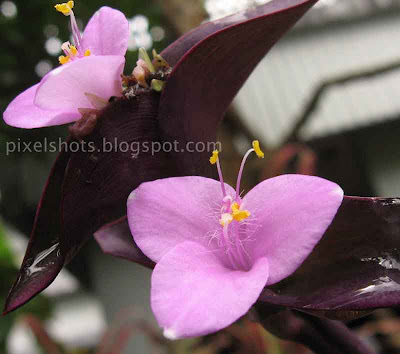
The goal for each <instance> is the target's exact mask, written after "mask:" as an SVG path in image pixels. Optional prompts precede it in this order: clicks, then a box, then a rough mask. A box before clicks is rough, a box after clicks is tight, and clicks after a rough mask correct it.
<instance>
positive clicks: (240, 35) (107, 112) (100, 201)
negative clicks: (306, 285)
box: [5, 0, 317, 311]
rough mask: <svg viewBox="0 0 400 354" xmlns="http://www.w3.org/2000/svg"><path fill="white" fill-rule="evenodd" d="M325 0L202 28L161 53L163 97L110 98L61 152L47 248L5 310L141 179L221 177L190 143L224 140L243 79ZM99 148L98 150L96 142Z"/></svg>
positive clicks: (122, 203) (105, 219) (39, 239)
mask: <svg viewBox="0 0 400 354" xmlns="http://www.w3.org/2000/svg"><path fill="white" fill-rule="evenodd" d="M316 1H317V0H273V1H271V2H270V3H268V4H267V5H263V6H259V7H257V8H255V9H252V10H250V11H247V12H241V13H238V14H236V15H233V16H231V17H228V18H225V19H221V20H218V21H215V22H211V23H207V24H205V25H203V26H200V27H198V28H196V29H194V30H193V31H191V32H189V33H188V34H186V35H185V36H183V37H181V38H180V39H178V40H177V41H176V42H175V43H173V44H172V45H170V46H169V47H168V48H167V49H165V50H164V51H163V52H162V55H163V56H164V57H165V59H166V60H167V61H169V63H170V64H171V65H173V66H174V70H173V72H172V74H171V76H170V78H169V79H168V82H167V84H166V87H165V89H164V90H163V92H162V95H161V99H160V95H159V94H156V93H147V94H141V95H139V96H137V97H136V98H134V99H131V100H123V99H122V100H121V99H118V100H116V101H115V102H113V103H111V104H110V105H108V106H107V107H106V108H105V109H104V110H103V111H102V112H101V114H100V115H99V116H98V119H97V123H96V127H95V129H94V130H93V132H92V133H91V134H89V135H88V136H86V137H85V138H84V139H83V142H85V143H86V145H85V146H86V148H85V149H84V148H80V149H79V151H77V152H73V153H71V154H70V155H69V154H68V155H66V154H61V156H60V158H59V159H60V162H59V163H58V164H57V163H56V165H55V167H54V170H53V173H52V175H50V178H49V182H48V183H49V186H52V187H51V188H50V187H48V188H47V190H46V191H45V193H44V195H43V198H42V202H41V204H40V205H39V209H38V220H41V221H40V223H39V224H40V227H38V226H37V227H36V228H35V229H34V231H33V233H32V236H31V241H30V243H31V244H32V245H36V244H38V245H40V247H36V246H35V247H33V246H32V247H30V248H29V249H28V251H27V254H26V257H25V260H24V263H23V265H22V267H21V273H20V277H19V279H18V281H17V283H16V285H15V286H14V287H13V289H12V291H11V292H10V294H9V297H8V299H7V302H6V307H5V311H11V310H13V309H15V308H17V307H18V306H20V305H21V304H23V303H24V302H26V301H28V300H29V299H30V298H31V297H33V296H34V295H35V294H37V293H38V292H40V291H41V290H43V289H44V288H45V287H46V286H48V285H49V284H50V283H51V282H52V281H53V280H54V278H55V277H56V276H57V274H58V272H59V270H60V269H61V268H62V266H63V265H64V264H66V263H68V262H69V261H70V260H71V259H72V258H73V257H74V256H75V254H76V253H77V252H78V250H79V249H80V247H82V245H83V244H84V242H85V241H86V239H87V238H88V237H90V236H91V235H93V233H94V232H96V231H97V230H98V229H99V228H101V227H102V226H103V225H105V224H108V223H110V222H113V221H114V220H117V219H119V218H121V217H122V216H124V215H125V214H126V199H127V197H128V195H129V193H130V192H131V191H132V190H133V189H135V188H136V187H137V186H138V185H139V184H140V183H142V182H144V181H149V180H153V179H156V178H162V177H168V176H179V175H203V176H213V173H214V169H212V168H211V167H210V166H209V164H208V154H209V152H204V153H196V154H195V155H194V154H193V153H190V152H189V151H185V149H186V148H187V146H186V143H187V142H190V141H193V142H195V143H196V142H212V141H215V139H216V133H217V128H218V124H219V122H220V120H221V119H222V116H223V113H224V112H225V111H226V109H227V107H228V105H229V104H230V102H231V101H232V99H233V97H234V96H235V94H236V93H237V91H238V90H239V88H240V87H241V86H242V85H243V83H244V81H245V80H246V79H247V77H248V76H249V75H250V73H251V72H252V70H253V69H254V68H255V66H256V65H257V64H258V62H259V61H260V60H261V59H262V57H263V56H264V55H265V54H266V53H267V52H268V50H269V49H270V48H271V47H272V46H273V45H274V44H275V43H276V41H277V40H278V39H279V38H280V37H281V36H282V35H283V34H284V33H285V32H286V31H287V30H288V29H289V28H290V27H291V26H293V25H294V23H295V22H296V21H297V20H298V19H299V18H300V17H301V16H302V15H303V14H304V13H305V12H306V11H307V10H308V9H309V8H310V7H311V6H312V5H313V4H314V3H315V2H316ZM115 139H116V141H117V148H116V149H115V146H114V148H113V147H111V149H112V151H111V152H104V151H103V150H102V147H103V143H104V142H109V143H111V144H112V143H113V142H114V141H115ZM175 141H177V142H178V143H179V151H180V152H179V153H170V154H168V155H167V154H163V153H160V152H158V153H156V154H151V152H147V153H145V152H143V151H141V153H140V154H139V155H138V154H136V152H135V151H133V152H132V151H131V150H129V149H128V151H125V152H123V151H122V149H121V145H120V144H121V143H128V145H129V144H130V143H145V142H147V143H150V144H151V142H161V143H163V142H172V143H174V142H175ZM89 143H91V144H94V145H89ZM90 146H94V147H95V149H94V151H88V150H87V148H90ZM124 146H126V145H124ZM107 147H109V145H107ZM142 148H143V145H142ZM182 149H183V150H184V151H181V150H182ZM191 149H193V146H191ZM64 172H65V174H64ZM46 205H49V207H45V206H46ZM50 206H51V207H50ZM49 235H50V237H49ZM54 245H57V246H54ZM53 246H54V247H56V248H57V249H56V248H55V249H54V250H57V252H56V253H54V252H52V253H51V254H57V257H55V258H54V259H53V258H52V259H51V262H50V261H49V263H48V266H46V267H43V266H41V267H38V268H35V276H34V277H33V276H32V274H31V273H28V272H26V269H28V268H30V267H31V266H32V264H34V263H32V260H35V259H37V257H39V256H40V255H41V252H42V251H45V250H49V249H52V248H51V247H53ZM49 257H50V256H48V257H46V260H47V259H50V258H49ZM37 279H41V280H40V281H38V280H37Z"/></svg>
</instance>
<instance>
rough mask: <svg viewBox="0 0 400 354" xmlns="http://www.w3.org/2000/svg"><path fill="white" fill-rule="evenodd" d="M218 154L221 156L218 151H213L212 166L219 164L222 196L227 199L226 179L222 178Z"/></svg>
mask: <svg viewBox="0 0 400 354" xmlns="http://www.w3.org/2000/svg"><path fill="white" fill-rule="evenodd" d="M218 154H219V151H218V150H214V151H213V154H212V156H211V157H210V164H211V165H215V164H217V171H218V177H219V181H220V182H221V189H222V195H223V197H224V198H225V197H226V190H225V183H224V178H223V176H222V170H221V165H220V164H219V158H218Z"/></svg>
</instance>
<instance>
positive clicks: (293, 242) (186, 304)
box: [128, 144, 343, 339]
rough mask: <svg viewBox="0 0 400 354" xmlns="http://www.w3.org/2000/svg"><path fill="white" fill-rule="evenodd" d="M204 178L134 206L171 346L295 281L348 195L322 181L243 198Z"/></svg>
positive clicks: (280, 183)
mask: <svg viewBox="0 0 400 354" xmlns="http://www.w3.org/2000/svg"><path fill="white" fill-rule="evenodd" d="M252 151H256V152H257V155H259V156H260V157H261V156H263V155H262V153H261V151H260V150H259V148H258V145H257V144H256V145H255V149H251V150H249V152H248V153H247V154H246V155H245V158H244V159H243V163H242V167H241V169H240V171H239V177H238V183H237V188H236V191H235V190H234V189H233V188H232V187H230V186H229V185H227V184H225V183H224V182H223V179H222V173H221V169H220V166H219V162H218V157H217V155H216V154H215V155H214V157H213V158H212V159H211V161H212V162H216V163H217V167H218V172H219V175H220V180H221V181H220V183H219V182H217V181H215V180H212V179H209V178H204V177H194V176H190V177H177V178H167V179H160V180H156V181H153V182H147V183H143V184H141V185H140V186H139V187H138V188H137V189H136V190H135V191H133V192H132V193H131V195H130V197H129V199H128V220H129V226H130V229H131V232H132V235H133V238H134V240H135V242H136V243H137V245H138V246H139V248H140V249H141V250H142V251H143V253H144V254H145V255H146V256H147V257H149V258H150V259H151V260H152V261H154V262H156V263H157V264H156V266H155V268H154V272H153V275H152V288H151V305H152V309H153V312H154V314H155V316H156V318H157V320H158V322H159V324H160V326H161V327H162V328H164V334H165V336H166V337H169V338H174V339H175V338H182V337H190V336H198V335H204V334H207V333H211V332H214V331H217V330H219V329H222V328H224V327H226V326H228V325H230V324H231V323H233V322H234V321H236V320H237V319H238V318H240V317H241V316H243V315H244V314H245V313H246V312H247V311H248V310H249V308H250V307H251V306H252V305H253V304H254V303H255V302H256V300H257V299H258V297H259V296H260V294H261V292H262V290H263V288H264V287H265V286H266V285H271V284H274V283H277V282H279V281H280V280H282V279H284V278H286V277H288V276H289V275H290V274H292V273H293V272H294V271H295V270H296V269H297V268H298V267H299V266H300V265H301V264H302V263H303V261H304V260H305V259H306V257H307V256H308V255H309V254H310V253H311V251H312V249H313V248H314V246H315V245H316V243H317V242H318V241H319V240H320V238H321V237H322V235H323V234H324V232H325V231H326V229H327V228H328V226H329V225H330V224H331V222H332V220H333V218H334V216H335V214H336V212H337V210H338V208H339V206H340V204H341V203H342V199H343V191H342V189H341V188H340V187H339V186H338V185H337V184H335V183H332V182H330V181H327V180H324V179H322V178H318V177H311V176H302V175H283V176H279V177H275V178H271V179H268V180H266V181H264V182H261V183H260V184H258V185H257V186H256V187H254V188H253V189H252V190H251V191H250V192H249V193H248V194H247V195H246V196H245V197H243V198H242V197H241V196H240V179H241V175H242V171H243V166H244V162H245V161H246V158H247V157H248V155H249V153H250V152H252Z"/></svg>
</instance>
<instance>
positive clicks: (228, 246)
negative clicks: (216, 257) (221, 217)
mask: <svg viewBox="0 0 400 354" xmlns="http://www.w3.org/2000/svg"><path fill="white" fill-rule="evenodd" d="M228 227H229V224H225V225H224V227H223V229H222V234H223V236H224V237H223V239H224V241H225V245H226V253H227V254H228V258H229V261H230V262H231V266H232V269H236V263H235V260H234V259H233V256H232V251H231V250H232V248H231V243H230V240H229V234H228Z"/></svg>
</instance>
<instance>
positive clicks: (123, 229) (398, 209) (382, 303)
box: [96, 197, 400, 320]
mask: <svg viewBox="0 0 400 354" xmlns="http://www.w3.org/2000/svg"><path fill="white" fill-rule="evenodd" d="M112 228H113V229H112ZM112 228H111V229H108V230H107V228H105V229H103V230H102V231H103V232H102V234H101V237H98V236H97V237H96V239H97V241H98V242H99V244H100V245H101V247H102V249H103V250H104V251H105V252H106V253H107V254H111V255H113V256H116V257H122V258H124V259H128V260H131V261H134V262H138V263H141V264H143V263H144V262H143V259H142V254H141V252H140V250H139V249H138V247H137V246H136V245H135V243H134V242H133V240H132V236H131V234H130V232H129V227H128V224H127V222H126V221H125V220H121V222H120V223H119V224H116V225H114V226H113V227H112ZM111 234H112V237H111ZM117 239H120V240H119V241H117ZM399 250H400V199H393V198H357V197H345V199H344V201H343V204H342V206H341V207H340V209H339V212H338V214H337V215H336V217H335V219H334V221H333V223H332V225H331V226H330V227H329V229H328V230H327V232H326V233H325V235H324V236H323V238H322V240H321V241H320V242H319V243H318V244H317V246H316V247H315V249H314V250H313V252H312V253H311V255H310V256H309V257H308V258H307V259H306V261H305V262H304V263H303V264H302V266H301V267H300V268H299V269H298V270H297V271H296V272H295V273H294V274H293V275H292V276H290V277H289V278H287V279H285V280H283V281H281V282H280V283H278V284H276V285H274V286H271V287H269V288H267V289H266V290H265V291H264V293H263V295H262V296H261V298H260V300H262V301H264V302H268V303H269V304H272V305H277V306H285V307H292V308H296V309H299V310H302V311H306V312H309V313H311V314H317V315H324V316H326V317H331V318H338V319H343V320H348V319H352V318H356V317H360V316H362V315H365V314H368V313H369V312H370V311H371V310H372V309H375V308H378V307H393V306H398V305H399V304H400V251H399ZM144 265H146V266H148V267H149V264H144ZM150 267H151V266H150Z"/></svg>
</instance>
